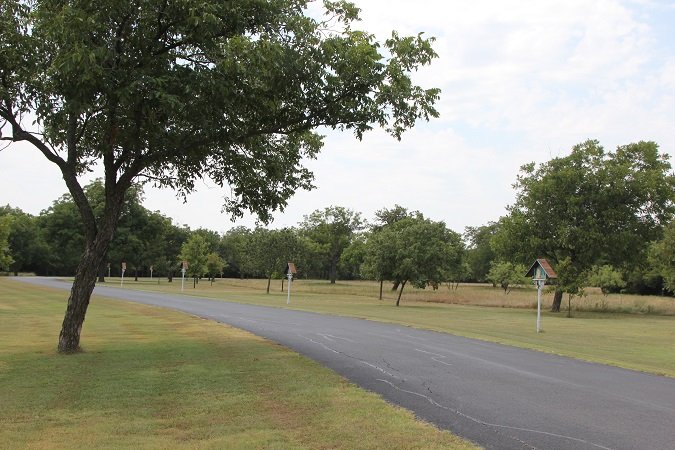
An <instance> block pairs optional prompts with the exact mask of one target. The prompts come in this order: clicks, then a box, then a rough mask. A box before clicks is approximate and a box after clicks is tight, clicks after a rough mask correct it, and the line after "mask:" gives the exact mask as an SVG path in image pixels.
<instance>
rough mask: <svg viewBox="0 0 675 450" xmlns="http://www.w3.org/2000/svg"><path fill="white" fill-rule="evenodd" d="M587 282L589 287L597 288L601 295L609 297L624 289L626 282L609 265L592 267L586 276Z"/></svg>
mask: <svg viewBox="0 0 675 450" xmlns="http://www.w3.org/2000/svg"><path fill="white" fill-rule="evenodd" d="M587 282H588V284H589V285H590V286H595V287H599V288H600V290H601V291H602V293H603V294H604V295H605V297H606V296H607V295H609V294H610V293H611V292H618V291H620V290H621V289H623V288H624V287H626V281H625V280H624V279H623V275H622V274H621V272H620V271H618V270H616V269H615V268H614V267H612V266H610V265H607V264H605V265H603V266H593V267H592V268H591V271H590V273H589V274H588V278H587Z"/></svg>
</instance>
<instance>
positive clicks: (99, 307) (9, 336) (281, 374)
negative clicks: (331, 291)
mask: <svg viewBox="0 0 675 450" xmlns="http://www.w3.org/2000/svg"><path fill="white" fill-rule="evenodd" d="M223 284H224V283H218V284H215V285H214V286H218V287H221V286H223ZM205 285H206V284H205V283H202V284H200V287H204V286H205ZM172 287H173V286H172ZM178 287H179V290H180V283H179V284H178ZM66 297H67V293H66V292H65V291H56V290H51V289H46V288H41V287H37V286H30V285H23V284H21V283H17V282H15V281H12V280H9V279H0V342H2V345H1V346H0V399H2V408H0V430H1V431H0V448H178V447H182V448H185V447H189V448H229V449H251V448H275V449H317V448H324V449H328V448H343V449H353V448H392V449H396V448H398V449H412V448H420V449H421V448H424V449H427V448H438V449H440V448H444V449H445V448H460V449H464V448H473V447H472V446H471V444H468V443H466V442H463V441H461V440H460V439H458V438H456V437H454V436H452V435H451V434H450V433H447V432H442V431H439V430H438V429H436V428H434V427H432V426H430V425H428V424H425V423H422V422H419V421H416V420H414V418H413V416H412V415H411V414H410V413H408V412H406V411H404V410H402V409H400V408H395V407H392V406H390V405H388V404H387V403H385V402H384V401H382V400H381V399H379V398H378V397H377V396H376V395H374V394H370V393H367V392H364V391H362V390H359V389H357V388H356V387H355V386H353V385H351V384H350V383H348V382H346V381H345V380H344V379H342V378H340V377H339V376H337V375H335V374H334V373H332V372H331V371H329V370H327V369H324V368H322V367H320V366H319V365H318V364H316V363H314V362H313V361H311V360H308V359H306V358H304V357H301V356H299V355H298V354H296V353H293V352H291V351H289V350H286V349H284V348H282V347H280V346H278V345H274V344H272V343H270V342H268V341H265V340H263V339H260V338H257V337H255V336H253V335H251V334H249V333H246V332H243V331H239V330H236V329H232V328H229V327H227V326H224V325H222V324H217V323H215V322H210V321H205V320H200V319H198V318H195V317H191V316H187V315H185V314H181V313H177V312H172V311H167V310H162V309H159V308H152V307H147V306H141V305H135V304H131V303H121V302H117V301H111V300H106V299H104V298H101V297H94V298H93V302H92V305H91V306H90V313H89V314H88V315H87V321H86V323H85V329H84V331H83V337H84V339H83V348H84V350H85V351H84V352H83V353H79V354H75V355H70V356H65V355H60V354H58V353H57V351H56V339H57V336H58V332H59V327H60V325H61V320H62V316H63V309H64V308H65V302H66Z"/></svg>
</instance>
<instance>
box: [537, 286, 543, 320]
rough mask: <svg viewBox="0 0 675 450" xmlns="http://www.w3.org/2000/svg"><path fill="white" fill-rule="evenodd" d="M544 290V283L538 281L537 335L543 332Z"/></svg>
mask: <svg viewBox="0 0 675 450" xmlns="http://www.w3.org/2000/svg"><path fill="white" fill-rule="evenodd" d="M543 288H544V281H543V280H537V333H539V332H540V331H541V290H542V289H543Z"/></svg>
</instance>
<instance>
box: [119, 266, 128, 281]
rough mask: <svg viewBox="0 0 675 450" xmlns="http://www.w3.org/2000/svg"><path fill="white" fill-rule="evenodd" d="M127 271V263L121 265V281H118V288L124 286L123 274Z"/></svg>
mask: <svg viewBox="0 0 675 450" xmlns="http://www.w3.org/2000/svg"><path fill="white" fill-rule="evenodd" d="M126 270H127V263H125V262H123V263H122V280H121V281H120V286H124V272H126Z"/></svg>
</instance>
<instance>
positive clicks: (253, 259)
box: [242, 227, 302, 294]
mask: <svg viewBox="0 0 675 450" xmlns="http://www.w3.org/2000/svg"><path fill="white" fill-rule="evenodd" d="M301 248H302V244H301V241H300V239H299V237H298V233H297V232H296V230H294V229H292V228H283V229H280V230H268V229H265V228H260V227H259V228H256V229H255V230H254V231H253V232H251V233H249V234H247V235H246V238H245V241H244V243H243V247H242V251H243V263H242V267H243V268H244V270H245V271H246V272H248V273H252V274H254V275H257V276H260V275H262V276H264V277H265V278H267V279H268V284H267V293H268V294H269V288H270V285H269V281H270V280H271V278H272V275H273V274H274V273H283V271H284V270H285V268H286V266H287V264H288V263H289V262H293V261H295V260H297V257H298V255H299V254H300V253H301Z"/></svg>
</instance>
